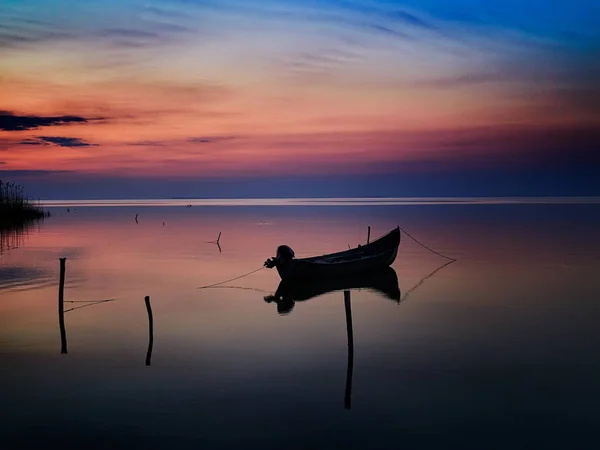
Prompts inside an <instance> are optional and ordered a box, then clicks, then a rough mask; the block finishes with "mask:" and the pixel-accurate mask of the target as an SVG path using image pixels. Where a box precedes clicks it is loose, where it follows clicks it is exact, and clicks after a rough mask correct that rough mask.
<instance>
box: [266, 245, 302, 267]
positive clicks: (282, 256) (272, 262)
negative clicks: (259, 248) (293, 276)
mask: <svg viewBox="0 0 600 450" xmlns="http://www.w3.org/2000/svg"><path fill="white" fill-rule="evenodd" d="M294 256H295V254H294V250H292V249H291V247H289V246H287V245H280V246H279V247H277V255H276V256H275V258H269V259H267V260H266V261H265V263H264V266H265V267H268V268H269V269H272V268H273V267H275V266H278V265H280V264H285V263H286V262H288V261H291V260H292V259H294Z"/></svg>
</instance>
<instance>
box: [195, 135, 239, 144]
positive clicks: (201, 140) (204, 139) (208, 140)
mask: <svg viewBox="0 0 600 450" xmlns="http://www.w3.org/2000/svg"><path fill="white" fill-rule="evenodd" d="M231 139H235V137H234V136H201V137H191V138H188V140H187V141H188V142H193V143H196V144H212V143H215V142H221V141H229V140H231Z"/></svg>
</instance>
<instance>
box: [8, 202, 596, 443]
mask: <svg viewBox="0 0 600 450" xmlns="http://www.w3.org/2000/svg"><path fill="white" fill-rule="evenodd" d="M315 202H316V201H313V200H309V201H307V203H308V204H304V203H300V204H298V203H297V202H296V203H294V202H289V201H288V202H281V203H276V204H263V203H259V204H256V202H254V203H250V204H243V205H239V204H234V205H232V204H231V202H229V203H227V202H213V203H210V204H207V201H189V200H181V201H179V200H177V201H166V202H165V201H160V202H135V201H131V202H125V203H123V204H114V203H106V202H100V203H94V202H86V203H65V202H57V203H54V204H52V207H51V209H50V210H51V212H52V217H51V218H50V219H48V220H46V221H45V222H44V223H42V224H41V225H39V226H38V227H35V228H33V229H30V230H29V231H28V232H27V233H25V234H19V236H18V237H16V236H13V237H12V238H11V239H9V238H10V236H9V237H6V236H5V237H4V239H5V240H3V241H2V242H3V243H4V244H3V247H2V250H1V251H0V253H1V255H0V398H2V399H3V404H4V406H3V411H2V413H1V417H0V419H1V420H0V430H1V433H0V435H1V436H2V439H3V442H4V443H5V444H6V445H7V446H8V448H24V447H26V446H28V445H45V446H47V445H48V444H61V445H72V446H74V447H87V448H121V447H123V448H124V447H135V448H137V447H140V448H141V447H142V446H143V447H145V448H201V447H202V448H262V449H266V448H278V449H288V448H293V449H295V448H298V449H299V448H339V447H341V446H344V447H347V448H385V449H387V448H390V449H392V448H393V449H396V448H399V447H402V446H408V447H411V448H447V447H448V446H454V447H456V448H508V447H510V448H534V447H538V448H539V447H543V448H559V447H560V448H564V447H568V448H597V444H598V442H597V438H596V429H597V428H598V426H599V425H600V414H599V412H598V405H599V404H600V381H598V380H600V362H599V359H598V356H597V353H598V348H599V344H600V329H599V327H598V323H599V319H600V306H599V305H598V298H600V282H599V281H598V275H597V274H598V273H599V269H600V236H599V230H600V205H598V204H597V202H596V203H594V202H592V203H589V202H581V201H577V202H575V201H572V202H561V203H560V204H558V203H556V202H542V203H540V202H531V201H529V202H525V203H523V202H511V201H504V202H499V201H492V202H487V203H486V202H480V201H477V202H469V201H464V202H462V201H461V202H444V201H435V202H430V203H426V202H425V204H424V202H422V201H415V202H411V201H406V200H403V201H398V200H384V201H381V199H376V200H372V201H371V203H370V202H348V201H339V200H332V201H323V200H322V199H319V203H318V204H316V205H315V204H314V203H315ZM390 202H391V204H389V203H390ZM188 204H191V205H192V207H187V206H186V205H188ZM67 208H69V210H67ZM136 214H137V215H138V220H137V222H136V220H135V216H136ZM397 225H400V226H401V227H403V228H404V229H405V230H407V231H408V232H410V233H411V235H413V236H414V237H416V238H417V239H419V240H421V241H422V242H423V243H425V244H426V245H428V246H430V247H431V248H432V249H435V250H436V251H438V252H440V253H442V254H444V255H449V256H451V257H454V258H457V259H458V261H457V262H454V263H452V264H450V265H447V266H445V267H443V268H442V269H441V270H438V271H436V269H438V268H440V267H441V266H442V265H444V264H445V263H446V262H447V260H445V259H443V258H441V257H439V256H437V255H435V254H432V253H431V252H429V251H427V250H426V249H424V248H423V247H421V246H419V245H417V244H415V243H414V242H413V241H411V240H410V239H408V238H407V237H406V236H405V235H404V236H403V240H402V243H401V245H400V250H399V255H398V259H397V260H396V262H395V263H394V265H393V269H394V270H395V273H396V275H397V278H398V284H399V288H400V291H401V301H399V302H398V301H395V300H393V299H390V298H388V297H385V296H383V295H381V293H378V292H377V291H373V290H368V289H360V290H352V291H351V314H352V315H351V317H352V322H353V338H354V358H353V364H352V369H353V371H352V384H351V408H350V409H348V408H346V407H345V402H346V400H347V396H346V390H347V369H348V350H347V348H348V347H347V346H348V338H347V334H346V331H347V330H346V310H345V305H344V294H343V292H331V293H326V294H324V295H321V296H319V297H316V298H313V299H310V300H307V301H303V302H297V303H296V304H295V305H294V307H293V309H291V311H289V312H288V313H287V314H283V315H282V314H278V311H277V305H276V304H275V303H268V302H266V301H265V299H264V298H265V296H268V295H269V294H272V293H274V292H275V290H276V289H277V287H278V284H279V278H278V276H277V273H276V271H274V270H268V269H263V270H260V271H258V272H256V273H253V274H252V275H250V276H248V277H245V278H242V279H239V280H235V281H233V282H231V283H227V285H226V286H228V287H225V288H219V289H197V287H199V286H203V285H207V284H212V283H216V282H220V281H222V280H226V279H228V278H233V277H236V276H238V275H241V274H244V273H247V272H250V271H253V270H255V269H257V268H259V267H260V266H261V265H262V263H263V261H264V260H265V259H266V258H267V257H269V256H272V255H273V254H274V251H275V249H276V247H277V246H278V245H280V244H283V243H285V244H288V245H290V246H291V247H292V248H293V249H294V250H295V252H296V255H297V256H299V257H303V256H310V255H314V254H321V253H328V252H332V251H337V250H342V249H344V248H348V245H350V246H356V245H358V244H362V243H364V242H365V241H366V239H367V226H370V227H371V230H372V231H371V232H372V238H374V237H377V236H378V235H381V234H384V233H386V232H388V231H390V230H391V229H392V228H394V227H395V226H397ZM219 233H221V238H220V247H219V246H217V245H215V244H211V243H207V241H214V240H215V239H217V236H218V235H219ZM9 241H10V242H9ZM61 257H66V258H67V260H66V287H65V300H66V301H67V302H84V301H92V300H106V299H116V300H114V301H110V302H105V303H100V304H97V305H95V306H90V307H85V308H81V309H77V310H73V311H69V312H67V313H65V316H64V317H65V329H66V338H67V343H68V353H67V354H61V342H60V333H59V327H58V305H57V291H58V278H59V261H58V258H61ZM430 275H431V276H430ZM145 296H150V299H151V305H152V309H153V319H154V335H153V347H152V354H151V365H149V366H147V365H146V357H147V350H148V316H147V312H146V308H145V305H144V297H145ZM87 304H88V303H65V309H69V308H73V307H77V306H83V305H87Z"/></svg>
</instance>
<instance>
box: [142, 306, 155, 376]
mask: <svg viewBox="0 0 600 450" xmlns="http://www.w3.org/2000/svg"><path fill="white" fill-rule="evenodd" d="M144 301H145V302H146V310H147V311H148V352H147V353H146V365H147V366H149V365H150V360H151V359H152V345H153V344H154V321H153V319H152V307H151V306H150V297H148V296H146V298H144Z"/></svg>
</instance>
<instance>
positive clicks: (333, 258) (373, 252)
mask: <svg viewBox="0 0 600 450" xmlns="http://www.w3.org/2000/svg"><path fill="white" fill-rule="evenodd" d="M399 245H400V227H396V228H395V229H394V230H392V231H391V232H389V233H388V234H386V235H385V236H382V237H380V238H379V239H376V240H374V241H373V242H371V243H369V244H365V245H359V246H358V247H357V248H352V249H350V250H345V251H342V252H338V253H330V254H328V255H322V256H313V257H311V258H301V259H295V258H294V251H293V250H292V249H291V248H289V247H287V246H285V245H282V246H279V248H278V249H277V256H276V257H275V258H269V259H268V260H267V261H265V266H266V267H269V268H271V267H277V272H278V273H279V276H280V277H281V279H282V280H306V279H317V278H339V277H345V276H351V275H360V274H368V273H371V272H376V271H378V270H381V269H383V268H386V267H389V266H390V265H391V264H392V263H393V262H394V260H395V259H396V255H397V254H398V246H399Z"/></svg>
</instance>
